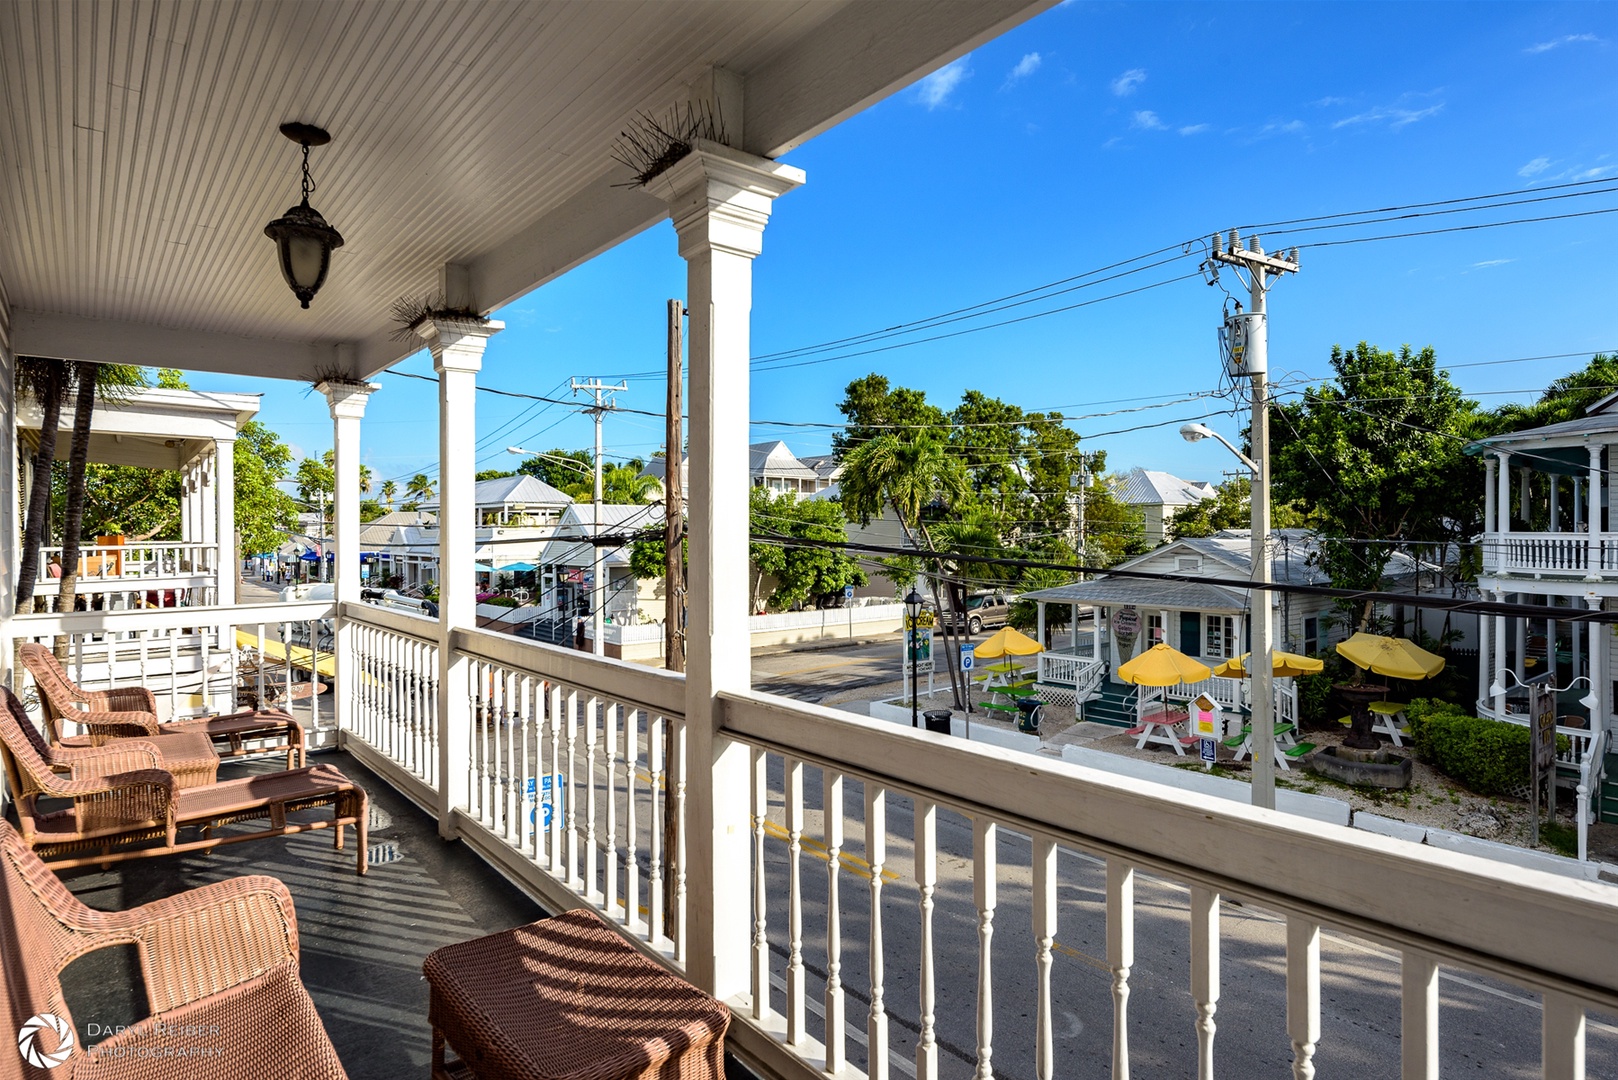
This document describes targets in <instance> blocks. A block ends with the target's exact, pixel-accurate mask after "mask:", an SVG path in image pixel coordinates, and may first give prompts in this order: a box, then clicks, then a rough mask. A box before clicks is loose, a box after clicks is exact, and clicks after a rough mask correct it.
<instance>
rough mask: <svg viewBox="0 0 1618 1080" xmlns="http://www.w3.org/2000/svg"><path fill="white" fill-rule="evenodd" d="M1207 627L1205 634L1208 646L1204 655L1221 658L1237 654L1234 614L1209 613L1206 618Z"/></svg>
mask: <svg viewBox="0 0 1618 1080" xmlns="http://www.w3.org/2000/svg"><path fill="white" fill-rule="evenodd" d="M1204 623H1205V625H1206V627H1207V633H1206V635H1205V643H1206V647H1205V648H1204V650H1203V655H1204V656H1217V657H1220V658H1225V657H1231V656H1235V655H1236V618H1235V616H1233V615H1208V616H1206V617H1205V619H1204Z"/></svg>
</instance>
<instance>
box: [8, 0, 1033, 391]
mask: <svg viewBox="0 0 1618 1080" xmlns="http://www.w3.org/2000/svg"><path fill="white" fill-rule="evenodd" d="M1051 2H1053V0H858V2H855V3H845V2H844V0H775V2H757V3H741V2H735V0H621V2H615V3H608V2H595V3H587V2H579V0H572V2H569V0H528V2H525V3H512V2H477V0H458V2H457V0H450V2H415V3H411V2H367V0H324V2H322V3H303V2H285V3H274V2H265V3H248V2H242V3H195V2H164V0H160V2H156V3H136V2H112V3H106V2H103V3H91V2H88V0H86V2H84V3H77V4H61V3H52V2H37V3H28V2H13V3H8V4H3V5H0V110H3V111H0V176H3V178H4V179H3V182H0V283H3V292H0V296H7V295H8V296H9V300H10V305H11V308H12V320H13V332H14V339H15V340H14V344H15V347H16V349H17V351H18V352H21V353H29V354H37V355H46V356H63V357H72V358H77V359H87V360H99V361H112V362H125V363H146V364H155V363H162V364H167V365H172V366H178V367H184V368H189V369H194V370H212V371H224V372H231V373H238V374H257V375H265V376H279V377H285V378H294V379H308V378H311V377H312V376H314V375H315V374H316V373H317V372H319V371H322V370H330V369H332V368H333V367H335V366H337V365H338V364H339V357H341V358H342V360H341V363H342V365H343V366H345V367H346V368H347V370H348V371H349V373H350V374H352V375H354V376H356V377H363V376H365V375H369V374H372V373H374V372H376V371H378V370H380V369H382V368H383V367H386V366H387V365H388V364H390V363H392V362H394V361H395V360H397V359H399V358H400V357H402V356H404V355H407V354H408V353H410V352H412V351H414V347H413V346H412V345H410V344H401V343H398V342H395V341H392V340H391V339H390V331H391V330H392V326H391V324H390V322H389V317H388V311H389V307H390V305H391V304H392V303H393V301H394V300H395V299H397V298H398V297H400V296H403V295H413V296H423V295H426V294H428V293H430V292H432V291H434V290H435V289H436V287H437V281H438V273H439V268H440V267H441V266H442V265H443V264H445V263H457V264H462V265H465V266H467V267H468V268H469V270H470V275H471V282H472V288H473V295H474V296H475V297H476V299H477V301H478V303H479V305H480V306H481V307H482V308H483V309H484V310H492V309H493V308H495V307H497V306H499V305H501V304H504V303H506V302H508V301H510V300H511V299H513V298H515V297H517V296H520V295H522V294H523V293H525V292H527V291H529V290H531V289H533V288H535V287H537V286H538V285H541V284H543V283H544V282H545V281H547V280H550V279H551V278H553V277H555V276H557V275H558V274H560V273H563V272H565V271H566V270H568V269H570V268H571V267H573V266H576V265H577V264H579V263H580V262H583V261H584V260H586V259H588V258H590V257H592V256H593V255H595V254H598V253H599V252H601V251H603V250H605V249H606V248H608V247H610V246H612V245H614V244H616V243H618V242H620V241H622V240H623V239H625V238H627V237H629V236H631V235H633V234H634V233H636V232H638V231H640V230H642V229H645V228H647V227H649V226H650V225H652V224H655V223H656V222H657V221H659V220H661V219H662V218H663V216H664V213H665V211H664V208H663V205H662V203H661V202H659V201H657V200H656V199H654V198H652V197H651V196H648V195H646V194H644V193H642V192H640V191H638V190H635V189H632V188H627V187H619V186H614V184H615V183H622V182H623V180H624V179H626V177H624V176H623V175H621V167H619V166H616V165H614V164H613V163H612V161H611V156H610V155H611V146H612V142H613V140H614V139H615V138H616V136H617V135H618V133H619V132H620V131H621V130H622V128H623V127H624V126H625V124H626V122H627V121H628V120H629V119H630V118H631V117H632V116H633V115H635V114H636V113H637V112H639V111H647V112H650V113H652V114H654V115H659V116H661V115H662V114H663V113H664V112H665V111H666V110H667V109H668V108H670V107H671V106H672V105H674V104H675V103H676V102H677V101H683V100H685V98H686V95H687V90H686V87H687V85H688V84H689V83H690V82H691V81H692V80H693V79H696V78H698V77H699V76H700V75H702V73H703V72H704V71H706V69H707V68H708V67H709V66H719V67H723V68H726V69H728V70H730V71H732V72H735V73H736V74H738V75H741V76H742V77H743V85H744V101H745V113H744V119H743V128H744V137H743V140H742V142H743V147H744V148H745V149H747V150H749V151H751V152H753V153H757V154H761V155H764V156H767V157H773V156H776V155H779V154H783V153H785V152H786V151H788V150H790V149H791V148H792V147H794V146H796V145H798V144H799V143H801V142H802V141H804V140H805V139H807V138H809V137H811V136H813V135H815V134H817V133H819V132H820V131H823V130H825V129H826V128H827V127H830V126H831V125H833V124H835V123H836V122H838V121H839V120H841V119H843V118H844V117H846V116H848V115H850V114H851V113H853V112H856V111H858V110H859V109H860V108H863V107H865V106H866V105H868V104H870V103H871V102H873V101H875V100H878V99H880V98H881V97H883V96H885V95H887V94H889V93H891V92H893V91H894V90H896V89H898V88H900V87H902V86H904V85H906V84H907V83H909V82H911V81H913V80H915V79H916V78H919V77H920V76H921V75H923V74H925V73H926V72H928V71H929V70H932V69H934V68H936V67H938V66H940V65H941V64H944V63H947V62H948V61H949V60H951V59H953V58H955V57H956V56H959V55H961V54H962V53H964V52H966V51H967V50H969V49H971V48H972V47H974V46H975V45H977V44H978V43H980V42H982V41H984V40H987V39H989V38H991V37H993V36H995V35H996V34H998V33H1000V32H1002V31H1004V30H1005V29H1007V28H1009V27H1010V26H1012V25H1014V24H1015V23H1017V22H1020V21H1021V20H1023V19H1025V18H1027V17H1029V16H1030V15H1032V14H1033V13H1034V12H1036V11H1038V10H1040V9H1042V8H1044V7H1046V6H1049V4H1050V3H1051ZM289 120H301V121H305V122H308V123H314V124H318V125H320V126H322V127H325V128H327V129H328V130H329V131H330V132H331V133H332V137H333V141H332V143H331V144H330V145H329V146H325V147H319V148H316V149H314V150H313V151H312V153H311V169H312V171H313V173H314V176H315V179H316V181H317V182H318V184H319V190H318V191H317V192H316V193H315V195H314V196H313V197H312V198H311V200H310V201H311V204H312V205H314V206H315V207H316V208H317V209H319V210H320V212H321V213H322V214H324V215H325V216H326V218H327V220H328V221H330V222H331V223H332V224H333V225H334V226H335V227H336V228H337V229H339V230H340V231H341V232H342V234H343V236H344V239H345V240H346V244H345V246H344V247H342V248H341V249H339V250H338V251H337V252H336V253H335V254H334V256H333V262H332V271H331V275H330V277H329V278H328V280H327V282H326V285H325V287H324V288H323V289H322V290H321V292H320V294H319V295H318V296H317V297H316V298H315V300H314V303H313V307H312V308H311V309H310V310H308V311H304V310H302V309H301V308H299V307H298V304H297V301H296V299H295V298H294V297H293V296H292V293H291V291H290V290H289V289H288V288H287V287H286V285H285V284H284V283H283V282H282V280H281V277H280V273H279V271H278V270H277V268H276V264H275V259H274V248H273V244H272V243H271V241H270V240H269V239H268V238H266V237H265V236H264V234H263V228H264V225H265V223H266V222H268V221H270V220H271V219H272V218H275V217H278V216H279V215H280V214H281V213H282V212H283V211H284V210H285V209H286V208H287V207H288V206H291V205H293V204H295V203H296V202H297V201H298V165H299V152H298V148H297V147H296V146H295V145H294V144H292V143H290V142H288V141H287V140H286V139H284V138H282V137H281V135H280V134H279V132H278V131H277V128H278V126H279V125H280V124H282V123H283V122H286V121H289ZM339 344H344V345H348V346H351V347H352V351H347V350H344V351H343V352H341V353H340V352H339V351H338V349H337V346H338V345H339Z"/></svg>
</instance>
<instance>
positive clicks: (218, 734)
mask: <svg viewBox="0 0 1618 1080" xmlns="http://www.w3.org/2000/svg"><path fill="white" fill-rule="evenodd" d="M17 658H18V659H19V660H21V661H22V664H23V666H24V667H26V668H27V669H28V672H29V674H31V675H32V676H33V677H34V683H35V684H36V685H37V686H38V687H39V696H40V701H41V702H42V704H43V706H44V709H45V717H46V723H47V726H48V727H49V729H50V734H51V741H52V742H57V743H62V744H65V745H69V746H73V745H79V746H91V745H100V744H102V743H105V742H107V741H109V740H112V739H123V738H142V737H144V736H149V735H158V734H164V733H173V734H178V733H185V734H196V735H205V736H207V737H208V739H209V740H211V741H212V742H213V744H214V746H215V748H216V751H217V752H218V753H219V754H220V755H221V756H223V757H241V756H242V755H244V754H250V753H258V752H278V751H281V750H285V751H286V755H287V768H289V769H290V768H292V767H293V765H294V764H298V765H304V764H307V760H308V759H307V756H306V750H305V746H304V735H303V725H302V724H300V723H298V721H297V720H296V719H295V718H293V716H292V715H291V714H290V713H284V712H281V711H279V710H275V709H266V710H263V711H249V712H238V713H231V714H230V715H228V716H206V717H198V718H196V719H192V720H173V721H170V722H169V723H167V724H159V723H158V722H157V699H156V698H155V697H154V696H153V695H152V692H151V691H150V690H148V689H146V688H145V687H144V686H122V687H116V688H114V689H112V690H97V691H90V690H83V689H81V688H80V687H79V685H78V684H77V683H75V682H74V681H73V680H72V679H70V678H68V677H67V672H66V671H64V670H63V669H62V665H61V663H60V662H59V661H58V660H57V659H56V654H55V653H53V652H51V651H50V650H49V649H47V648H46V647H45V646H43V645H39V644H37V643H34V642H29V643H28V644H25V645H19V646H18V647H17ZM69 721H71V722H72V723H75V724H82V725H84V727H85V728H86V729H87V730H88V731H89V734H88V735H77V736H71V737H70V736H67V733H66V732H65V731H64V730H63V724H64V723H65V722H69ZM266 740H268V741H271V742H275V741H277V740H279V745H268V746H259V747H256V748H255V747H249V746H248V745H247V743H249V742H263V741H266Z"/></svg>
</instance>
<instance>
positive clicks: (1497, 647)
mask: <svg viewBox="0 0 1618 1080" xmlns="http://www.w3.org/2000/svg"><path fill="white" fill-rule="evenodd" d="M1505 598H1506V596H1505V593H1503V592H1502V591H1501V590H1499V589H1496V590H1495V591H1494V599H1495V601H1496V602H1497V603H1498V602H1500V601H1503V600H1504V599H1505ZM1493 637H1494V670H1493V672H1491V673H1490V676H1489V678H1490V679H1491V681H1493V680H1498V681H1499V683H1500V689H1501V692H1500V693H1498V694H1496V695H1495V697H1494V714H1495V715H1496V716H1504V715H1505V713H1506V695H1505V684H1506V617H1505V616H1504V615H1496V616H1495V617H1494V634H1493Z"/></svg>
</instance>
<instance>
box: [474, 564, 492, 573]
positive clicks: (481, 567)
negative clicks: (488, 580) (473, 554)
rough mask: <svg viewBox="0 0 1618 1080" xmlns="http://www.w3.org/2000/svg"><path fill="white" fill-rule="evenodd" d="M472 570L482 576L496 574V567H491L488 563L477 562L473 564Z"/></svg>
mask: <svg viewBox="0 0 1618 1080" xmlns="http://www.w3.org/2000/svg"><path fill="white" fill-rule="evenodd" d="M472 569H474V570H476V571H477V572H478V573H480V574H492V573H494V567H492V566H490V565H489V564H488V563H486V562H475V563H473V564H472Z"/></svg>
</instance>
